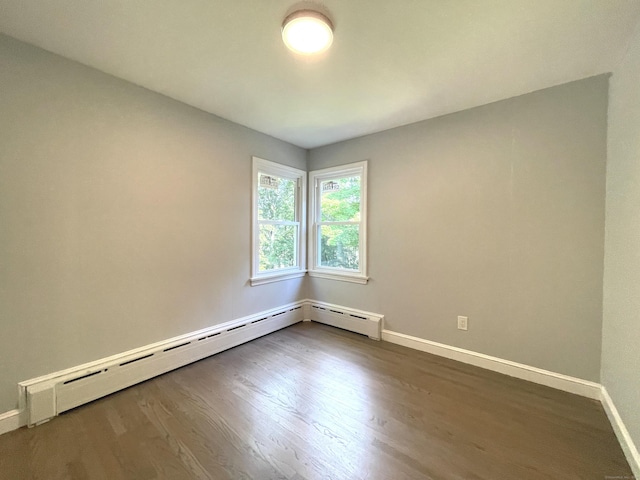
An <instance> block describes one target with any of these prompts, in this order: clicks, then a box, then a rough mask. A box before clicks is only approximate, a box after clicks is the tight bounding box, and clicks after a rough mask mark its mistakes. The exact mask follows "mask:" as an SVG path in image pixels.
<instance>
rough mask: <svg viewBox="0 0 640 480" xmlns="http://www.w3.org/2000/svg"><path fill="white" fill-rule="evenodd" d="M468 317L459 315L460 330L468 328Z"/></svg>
mask: <svg viewBox="0 0 640 480" xmlns="http://www.w3.org/2000/svg"><path fill="white" fill-rule="evenodd" d="M468 320H469V319H468V318H467V317H458V330H467V326H468V325H467V322H468Z"/></svg>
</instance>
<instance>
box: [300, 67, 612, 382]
mask: <svg viewBox="0 0 640 480" xmlns="http://www.w3.org/2000/svg"><path fill="white" fill-rule="evenodd" d="M607 83H608V79H607V77H606V76H599V77H594V78H590V79H586V80H582V81H578V82H573V83H570V84H566V85H562V86H558V87H554V88H550V89H547V90H543V91H539V92H535V93H531V94H528V95H524V96H521V97H517V98H513V99H509V100H505V101H502V102H498V103H494V104H491V105H487V106H483V107H479V108H476V109H472V110H467V111H464V112H461V113H456V114H452V115H448V116H445V117H440V118H436V119H433V120H427V121H424V122H420V123H417V124H412V125H409V126H405V127H401V128H397V129H394V130H389V131H386V132H382V133H379V134H375V135H370V136H367V137H362V138H358V139H354V140H350V141H346V142H342V143H339V144H335V145H330V146H327V147H322V148H319V149H315V150H312V151H311V153H310V157H309V168H310V169H311V170H314V169H319V168H324V167H329V166H333V165H339V164H343V163H350V162H355V161H360V160H369V262H370V263H369V269H370V270H369V274H370V276H371V281H370V283H369V284H368V285H356V284H350V283H345V282H338V281H331V280H324V279H319V278H312V279H310V281H309V294H310V297H311V298H317V299H321V300H323V301H326V302H330V303H336V304H342V305H348V306H350V307H356V308H361V309H364V310H369V311H374V312H378V313H382V314H384V315H385V316H386V328H387V329H389V330H394V331H396V332H401V333H404V334H408V335H413V336H417V337H421V338H424V339H428V340H432V341H436V342H442V343H445V344H448V345H454V346H457V347H461V348H466V349H470V350H474V351H477V352H482V353H485V354H488V355H495V356H497V357H501V358H505V359H508V360H512V361H516V362H522V363H525V364H528V365H533V366H536V367H540V368H544V369H548V370H551V371H554V372H559V373H563V374H567V375H572V376H576V377H579V378H583V379H587V380H592V381H598V380H599V378H600V350H601V331H602V278H603V277H602V276H603V256H604V252H603V243H604V205H605V159H606V133H607V88H608V85H607ZM457 315H467V316H468V317H469V331H467V332H462V331H459V330H457V329H456V317H457Z"/></svg>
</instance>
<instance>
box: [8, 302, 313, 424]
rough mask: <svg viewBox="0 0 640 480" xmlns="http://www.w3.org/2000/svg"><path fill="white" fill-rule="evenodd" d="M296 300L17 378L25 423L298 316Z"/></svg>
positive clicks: (289, 322) (232, 344) (268, 330)
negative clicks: (39, 374)
mask: <svg viewBox="0 0 640 480" xmlns="http://www.w3.org/2000/svg"><path fill="white" fill-rule="evenodd" d="M302 303H304V302H299V303H297V304H293V305H287V306H283V307H280V308H278V309H274V310H270V311H267V312H261V313H259V314H257V315H252V316H250V317H245V318H242V319H239V320H235V321H232V322H227V323H225V324H221V325H217V326H215V327H211V328H208V329H205V330H200V331H198V332H193V333H191V334H187V335H182V336H180V337H176V338H172V339H169V340H166V341H164V342H160V343H156V344H153V345H149V346H147V347H142V348H138V349H136V350H132V351H129V352H125V353H122V354H120V355H115V356H113V357H109V358H105V359H102V360H98V361H96V362H91V363H88V364H85V365H81V366H79V367H76V368H72V369H69V370H65V371H62V372H56V373H53V374H50V375H45V376H43V377H39V378H36V379H33V380H28V381H26V382H22V383H20V391H21V395H20V405H21V409H24V410H25V411H26V414H27V424H28V425H29V426H33V425H37V424H40V423H43V422H46V421H47V420H49V419H51V418H52V417H54V416H56V415H58V414H60V413H62V412H65V411H67V410H71V409H72V408H75V407H78V406H80V405H83V404H85V403H88V402H91V401H93V400H96V399H98V398H100V397H103V396H105V395H109V394H111V393H114V392H117V391H118V390H122V389H123V388H127V387H130V386H131V385H135V384H136V383H140V382H142V381H144V380H148V379H150V378H153V377H155V376H158V375H161V374H163V373H165V372H168V371H171V370H174V369H176V368H179V367H181V366H183V365H187V364H189V363H192V362H195V361H197V360H200V359H202V358H205V357H208V356H210V355H214V354H216V353H218V352H222V351H224V350H227V349H229V348H232V347H235V346H237V345H240V344H242V343H245V342H248V341H250V340H253V339H255V338H258V337H261V336H263V335H267V334H269V333H271V332H275V331H276V330H280V329H281V328H284V327H288V326H289V325H293V324H294V323H297V322H300V321H302V320H303V309H302V305H301V304H302Z"/></svg>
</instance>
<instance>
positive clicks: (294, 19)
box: [282, 10, 333, 55]
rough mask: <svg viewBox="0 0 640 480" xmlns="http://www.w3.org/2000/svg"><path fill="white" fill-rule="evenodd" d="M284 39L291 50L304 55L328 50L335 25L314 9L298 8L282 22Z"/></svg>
mask: <svg viewBox="0 0 640 480" xmlns="http://www.w3.org/2000/svg"><path fill="white" fill-rule="evenodd" d="M282 40H284V44H285V45H286V46H287V47H289V49H290V50H292V51H294V52H296V53H301V54H303V55H313V54H316V53H322V52H324V51H326V50H327V49H328V48H329V47H330V46H331V43H332V42H333V25H332V24H331V20H329V19H328V18H327V17H326V16H325V15H323V14H322V13H320V12H316V11H314V10H298V11H296V12H293V13H292V14H291V15H289V16H287V18H285V19H284V22H283V23H282Z"/></svg>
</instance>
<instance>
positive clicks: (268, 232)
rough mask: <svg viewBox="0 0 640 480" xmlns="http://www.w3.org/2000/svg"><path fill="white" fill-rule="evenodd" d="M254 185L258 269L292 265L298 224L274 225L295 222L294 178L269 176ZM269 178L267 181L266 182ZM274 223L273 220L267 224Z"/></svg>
mask: <svg viewBox="0 0 640 480" xmlns="http://www.w3.org/2000/svg"><path fill="white" fill-rule="evenodd" d="M263 177H265V175H263V174H260V182H259V185H260V186H259V187H258V224H259V239H258V242H259V256H260V264H259V271H261V272H262V271H267V270H276V269H281V268H289V267H293V266H295V265H296V238H297V236H298V228H299V226H298V225H296V224H294V225H287V224H278V223H277V222H292V223H295V222H296V190H297V188H296V187H297V182H296V180H291V179H286V178H280V177H274V176H269V177H267V179H266V181H265V183H266V184H270V186H262V185H264V183H263ZM269 180H271V182H269ZM271 222H276V223H271Z"/></svg>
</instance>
